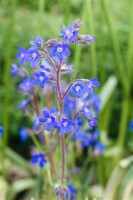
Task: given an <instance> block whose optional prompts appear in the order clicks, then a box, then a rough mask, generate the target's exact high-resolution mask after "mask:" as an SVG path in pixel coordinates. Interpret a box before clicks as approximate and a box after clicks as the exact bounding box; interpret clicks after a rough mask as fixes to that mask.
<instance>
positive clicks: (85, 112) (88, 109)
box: [81, 104, 92, 118]
mask: <svg viewBox="0 0 133 200" xmlns="http://www.w3.org/2000/svg"><path fill="white" fill-rule="evenodd" d="M81 112H82V113H83V115H84V116H85V117H86V118H88V117H91V116H92V110H91V107H90V106H88V105H85V104H84V105H83V107H82V110H81Z"/></svg>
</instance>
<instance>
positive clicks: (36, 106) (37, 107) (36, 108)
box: [32, 94, 39, 115]
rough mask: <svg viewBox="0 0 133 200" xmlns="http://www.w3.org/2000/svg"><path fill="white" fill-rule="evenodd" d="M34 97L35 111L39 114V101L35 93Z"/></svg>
mask: <svg viewBox="0 0 133 200" xmlns="http://www.w3.org/2000/svg"><path fill="white" fill-rule="evenodd" d="M32 99H33V104H34V109H35V112H36V114H37V115H38V114H39V106H38V101H37V97H36V95H35V94H33V97H32Z"/></svg>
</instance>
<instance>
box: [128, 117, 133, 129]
mask: <svg viewBox="0 0 133 200" xmlns="http://www.w3.org/2000/svg"><path fill="white" fill-rule="evenodd" d="M129 128H130V131H133V119H132V120H131V122H130V124H129Z"/></svg>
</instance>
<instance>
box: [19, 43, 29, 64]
mask: <svg viewBox="0 0 133 200" xmlns="http://www.w3.org/2000/svg"><path fill="white" fill-rule="evenodd" d="M18 50H19V51H18V53H17V54H16V57H17V58H19V64H20V65H23V64H24V63H25V62H27V58H26V51H27V49H25V48H23V47H19V48H18Z"/></svg>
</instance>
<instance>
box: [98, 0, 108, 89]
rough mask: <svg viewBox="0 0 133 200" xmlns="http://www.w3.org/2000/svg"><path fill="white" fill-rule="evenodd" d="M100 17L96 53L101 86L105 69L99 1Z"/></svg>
mask: <svg viewBox="0 0 133 200" xmlns="http://www.w3.org/2000/svg"><path fill="white" fill-rule="evenodd" d="M99 10H100V16H99V21H100V22H99V27H98V28H99V34H98V36H99V37H98V39H97V40H98V42H99V51H98V58H99V60H98V68H99V69H100V70H99V75H100V83H101V85H103V84H104V82H105V78H106V69H105V62H104V60H105V57H104V55H105V46H104V45H105V36H104V34H103V29H102V28H101V27H103V25H104V16H103V9H102V5H101V1H100V9H99Z"/></svg>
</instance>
